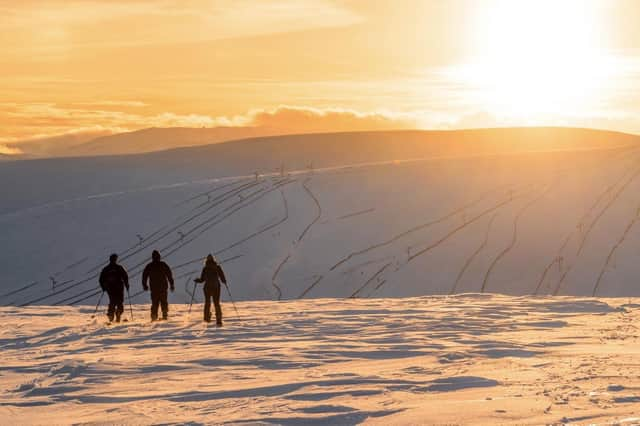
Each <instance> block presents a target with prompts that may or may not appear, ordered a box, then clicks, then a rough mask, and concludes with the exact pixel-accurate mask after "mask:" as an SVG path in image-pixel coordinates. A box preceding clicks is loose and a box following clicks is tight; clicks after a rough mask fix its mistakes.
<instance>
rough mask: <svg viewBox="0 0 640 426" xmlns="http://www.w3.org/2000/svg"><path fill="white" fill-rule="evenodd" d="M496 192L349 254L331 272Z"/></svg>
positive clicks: (440, 221) (443, 219)
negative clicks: (357, 257) (353, 259)
mask: <svg viewBox="0 0 640 426" xmlns="http://www.w3.org/2000/svg"><path fill="white" fill-rule="evenodd" d="M494 191H496V189H492V190H489V191H487V192H485V193H483V194H482V195H481V196H480V197H478V198H477V199H475V200H473V201H471V202H469V203H467V204H465V205H464V206H462V207H459V208H457V209H455V210H453V211H451V212H449V213H447V214H446V215H444V216H441V217H439V218H438V219H434V220H431V221H429V222H425V223H422V224H420V225H417V226H414V227H413V228H410V229H408V230H406V231H403V232H401V233H400V234H397V235H395V236H394V237H391V238H390V239H388V240H386V241H383V242H380V243H377V244H374V245H372V246H369V247H366V248H364V249H361V250H358V251H354V252H351V253H349V254H348V255H347V256H346V257H343V258H342V259H341V260H339V261H338V262H337V263H336V264H335V265H333V266H332V267H331V268H329V270H330V271H333V270H335V269H336V268H337V267H339V266H340V265H342V264H344V263H346V262H348V261H349V260H351V259H352V258H353V257H355V256H360V255H362V254H364V253H367V252H369V251H371V250H375V249H378V248H380V247H384V246H387V245H389V244H392V243H394V242H395V241H398V240H399V239H401V238H403V237H405V236H407V235H410V234H412V233H414V232H416V231H419V230H422V229H425V228H428V227H430V226H433V225H437V224H439V223H442V222H445V221H447V220H449V219H451V218H452V217H455V216H457V215H458V214H460V213H461V212H463V211H464V210H466V209H468V208H470V207H473V206H474V205H476V204H478V203H479V202H481V201H482V200H484V199H485V198H486V197H487V196H488V195H489V194H491V193H492V192H494Z"/></svg>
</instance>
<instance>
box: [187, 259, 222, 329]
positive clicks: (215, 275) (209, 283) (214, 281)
mask: <svg viewBox="0 0 640 426" xmlns="http://www.w3.org/2000/svg"><path fill="white" fill-rule="evenodd" d="M194 281H195V282H197V283H204V320H205V321H207V322H211V299H213V305H214V306H215V309H216V324H217V325H218V326H221V325H222V308H221V307H220V281H222V282H223V283H225V284H227V279H226V278H225V276H224V272H223V271H222V268H221V267H220V265H219V264H218V262H216V259H215V258H214V257H213V256H212V255H208V256H207V260H206V262H205V264H204V268H202V273H201V274H200V278H196V279H195V280H194Z"/></svg>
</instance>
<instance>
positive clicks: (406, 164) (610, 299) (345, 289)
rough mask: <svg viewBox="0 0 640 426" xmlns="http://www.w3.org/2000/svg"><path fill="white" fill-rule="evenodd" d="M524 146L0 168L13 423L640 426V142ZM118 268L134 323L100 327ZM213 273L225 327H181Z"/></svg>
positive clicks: (158, 156)
mask: <svg viewBox="0 0 640 426" xmlns="http://www.w3.org/2000/svg"><path fill="white" fill-rule="evenodd" d="M514 132H515V133H514ZM518 132H520V133H518ZM532 132H533V131H532ZM534 133H535V134H536V135H537V136H536V137H540V138H542V137H543V136H545V135H546V136H548V139H544V140H543V139H540V141H539V142H540V146H541V147H542V148H541V149H540V150H534V149H531V148H532V146H537V140H534V139H535V138H533V139H531V138H529V139H526V138H525V139H520V138H516V137H515V136H517V135H522V131H521V130H520V131H518V130H505V129H501V130H486V131H474V132H469V133H465V132H453V133H447V132H442V133H433V134H432V133H428V134H427V136H425V134H423V133H421V132H385V133H380V134H373V133H363V134H331V135H312V136H304V135H302V136H300V135H298V136H291V137H274V138H268V139H266V140H248V141H238V142H232V143H223V144H217V145H213V146H211V147H198V148H188V149H180V150H174V151H167V152H160V153H152V154H145V155H137V156H121V157H95V158H76V159H54V160H38V161H23V162H21V161H17V162H3V163H2V164H1V165H0V181H2V182H3V183H5V182H8V183H9V184H4V185H2V186H0V199H2V200H3V202H2V204H1V205H0V238H1V240H2V245H3V250H0V287H1V288H0V305H3V306H0V318H1V319H2V325H3V327H2V328H1V329H0V354H1V355H2V363H1V364H0V416H2V417H0V419H2V420H1V421H0V423H5V422H6V423H9V424H57V423H60V424H67V423H90V424H96V423H98V424H99V423H108V424H113V423H116V424H120V423H123V424H148V423H164V424H183V423H191V424H200V423H206V424H210V423H235V424H244V423H249V424H256V423H257V424H260V423H268V424H300V423H304V424H356V423H362V422H364V423H371V424H384V425H388V424H416V423H437V424H459V423H460V424H469V423H472V424H500V423H507V424H512V423H517V424H536V425H537V424H551V423H573V424H583V423H595V424H638V423H639V420H638V419H639V418H640V413H639V412H638V411H639V410H640V409H639V408H638V407H640V376H639V375H638V374H637V367H638V363H637V359H638V352H639V346H638V329H637V327H636V325H635V323H637V320H638V307H640V300H639V299H637V298H635V297H638V296H640V287H638V285H637V277H638V275H639V274H640V270H639V268H640V263H639V262H637V260H636V259H637V249H636V248H637V247H638V245H639V244H640V226H639V225H638V222H639V221H640V209H639V208H640V205H639V204H638V199H637V194H638V191H640V148H639V146H638V145H637V138H635V137H631V136H628V135H619V134H612V133H607V132H593V131H587V130H575V129H573V130H567V129H564V130H562V129H540V130H536V131H535V132H534ZM434 135H435V136H434ZM562 135H564V136H562ZM567 135H569V136H570V137H568V138H567ZM546 136H545V137H546ZM425 138H426V139H425ZM439 138H444V139H442V140H440V139H439ZM458 139H459V140H458ZM575 140H579V143H574V142H575ZM572 141H574V142H572ZM534 142H536V143H534ZM254 171H258V176H256V175H254ZM153 249H158V250H160V252H161V253H162V255H163V256H164V259H165V260H166V261H167V262H168V264H169V265H170V266H171V267H172V268H173V271H174V276H175V278H176V291H175V292H174V293H171V294H170V295H169V301H170V303H171V312H170V320H169V321H168V322H158V323H150V322H149V321H148V315H149V312H148V308H149V300H148V298H149V295H148V294H147V293H144V292H143V291H142V288H141V283H140V273H141V271H142V268H143V267H144V265H145V264H146V263H147V262H148V261H149V257H150V254H151V251H152V250H153ZM112 252H116V253H118V254H119V255H120V262H121V263H122V265H123V266H125V268H126V269H127V270H128V271H129V275H130V278H131V300H132V302H133V303H134V306H133V310H134V312H133V317H134V318H133V320H132V321H130V322H128V323H126V324H119V325H110V326H107V325H105V321H106V318H105V316H104V314H103V311H102V309H101V310H100V311H99V315H98V317H97V318H92V313H93V311H94V307H95V304H96V303H97V302H98V300H99V297H100V295H101V292H100V291H99V288H98V284H97V274H98V272H99V271H100V269H101V268H102V267H103V266H104V265H105V263H106V261H107V259H108V256H109V254H111V253H112ZM208 253H214V254H215V255H216V256H217V257H218V259H219V260H220V261H221V263H222V266H223V268H224V270H225V275H226V276H227V278H228V281H229V288H230V290H231V292H232V293H233V296H234V297H235V299H236V301H237V307H238V312H239V316H236V314H235V311H234V310H233V308H232V307H231V306H229V303H228V296H227V295H226V294H225V299H226V300H227V302H225V306H224V312H225V327H223V328H216V327H213V326H211V325H207V324H205V323H204V322H202V321H201V315H202V313H201V309H202V306H201V302H202V295H201V293H200V291H196V293H195V305H194V310H193V312H192V313H191V314H189V313H188V303H189V301H190V300H191V298H192V292H193V290H194V287H193V277H194V276H195V274H197V273H198V272H199V271H200V269H201V267H202V260H203V258H204V257H205V256H206V255H207V254H208ZM497 293H500V294H503V295H498V294H497ZM591 296H594V297H591ZM105 302H106V301H105V300H102V304H103V307H104V303H105ZM126 316H129V312H128V311H127V312H126Z"/></svg>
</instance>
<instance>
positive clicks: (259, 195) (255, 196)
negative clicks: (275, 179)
mask: <svg viewBox="0 0 640 426" xmlns="http://www.w3.org/2000/svg"><path fill="white" fill-rule="evenodd" d="M294 182H296V180H290V181H287V182H284V183H281V184H278V185H276V186H274V187H273V188H270V189H267V190H261V191H258V192H256V193H254V194H251V195H250V196H247V198H245V199H244V200H241V201H238V202H237V203H236V204H239V207H236V208H234V209H233V210H231V211H230V212H228V213H227V214H225V215H224V216H223V217H221V218H219V219H218V220H216V221H214V222H212V223H208V224H207V226H205V228H203V229H202V230H201V232H200V233H198V234H197V235H194V236H193V237H191V239H189V240H188V241H185V242H183V243H182V244H180V245H179V246H178V247H175V248H174V249H173V250H171V251H170V252H169V253H167V254H166V255H167V256H168V255H170V254H173V253H175V252H176V251H177V250H179V249H181V248H182V247H184V246H185V245H187V244H189V243H191V242H192V241H194V240H195V239H196V238H198V237H200V236H202V235H203V234H204V233H205V232H207V231H208V230H209V229H211V228H212V227H214V226H216V225H218V224H220V223H221V222H222V221H224V220H225V219H227V218H229V217H231V216H233V214H234V213H237V212H238V211H240V210H242V209H243V208H245V207H247V206H249V205H250V204H253V203H254V202H256V201H258V200H260V199H262V198H263V197H265V196H266V195H268V194H269V193H271V192H273V191H276V190H278V189H279V188H280V187H282V186H285V185H288V184H290V183H294ZM250 197H253V199H250ZM287 214H288V213H287ZM287 219H288V216H287V217H285V218H284V219H282V220H280V221H278V222H276V223H274V224H272V225H269V226H268V227H266V228H264V229H263V230H261V231H258V232H256V233H254V234H252V235H251V236H250V237H247V238H245V239H244V240H241V241H238V242H236V243H234V244H232V245H230V246H229V247H227V248H225V249H224V250H222V251H226V250H228V249H230V248H233V247H235V246H237V245H239V244H242V243H243V242H244V241H246V240H248V239H249V238H252V237H254V236H255V235H258V234H261V233H263V232H266V231H267V230H269V229H272V228H275V227H276V226H278V225H280V224H281V223H283V222H284V221H285V220H287ZM222 251H219V252H217V253H218V254H219V253H220V252H222Z"/></svg>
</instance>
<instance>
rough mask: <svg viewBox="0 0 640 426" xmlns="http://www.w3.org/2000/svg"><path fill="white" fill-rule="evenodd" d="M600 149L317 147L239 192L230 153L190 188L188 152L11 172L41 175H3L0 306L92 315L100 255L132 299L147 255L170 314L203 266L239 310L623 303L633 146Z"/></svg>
mask: <svg viewBox="0 0 640 426" xmlns="http://www.w3.org/2000/svg"><path fill="white" fill-rule="evenodd" d="M326 137H327V138H329V136H326ZM313 138H315V139H314V141H316V142H313V143H312V144H310V145H308V144H307V145H304V146H305V147H306V148H305V149H302V148H301V149H300V150H299V152H298V154H297V155H298V157H296V154H295V153H289V152H288V151H287V155H288V156H289V157H290V158H293V159H296V158H297V160H296V161H297V163H293V160H291V161H292V163H291V164H293V165H295V164H298V163H299V164H304V161H303V160H304V155H303V154H304V153H305V152H306V151H308V150H310V149H311V148H310V146H311V147H312V148H314V149H316V148H317V146H316V145H317V144H321V143H325V141H323V140H322V138H321V136H318V135H314V136H313ZM274 140H275V141H276V142H277V143H279V142H278V141H280V139H277V138H275V139H274ZM347 141H348V139H347ZM276 142H274V143H276ZM263 143H270V142H263ZM300 143H302V142H300ZM238 144H239V145H241V146H243V144H249V145H248V146H249V147H254V145H256V142H255V141H249V142H235V143H229V144H218V145H214V146H213V147H214V148H216V149H217V150H222V151H221V152H219V153H218V154H219V155H220V156H222V157H224V155H227V154H225V152H227V151H228V150H231V151H233V152H236V151H239V150H240V148H238V147H236V145H238ZM453 145H454V147H453V148H451V150H454V148H455V144H453ZM610 145H611V146H609V145H607V146H605V147H601V146H598V147H596V148H594V149H577V148H575V149H574V150H569V151H567V150H554V151H549V152H524V153H523V152H520V151H519V150H517V149H514V150H511V151H507V152H503V153H502V154H500V155H495V154H487V155H484V154H483V155H478V154H476V153H474V152H471V153H470V154H469V155H467V156H454V157H451V156H444V157H443V156H440V155H430V156H427V157H425V158H422V159H415V158H413V159H412V157H415V155H413V154H415V152H414V151H415V149H414V151H410V152H408V153H407V154H405V155H406V156H407V157H405V158H404V159H402V158H401V159H398V160H389V159H387V160H381V159H379V158H378V157H377V155H372V156H369V157H366V156H365V155H364V154H362V155H361V157H365V158H362V159H367V160H375V161H365V162H360V163H348V162H347V160H348V159H349V158H347V157H348V156H346V157H345V158H338V159H337V160H333V162H332V160H330V159H329V158H328V156H329V154H332V155H333V154H335V153H334V152H332V151H330V152H329V153H328V154H326V156H325V157H326V158H325V157H321V158H315V159H314V160H316V161H314V163H315V164H316V166H315V167H314V168H313V169H312V168H309V167H306V168H305V167H303V168H299V169H294V168H292V167H286V171H285V172H284V173H281V172H280V171H273V170H271V171H266V172H261V174H260V175H259V176H258V178H257V179H256V176H255V175H253V174H252V173H250V169H247V168H246V165H245V161H248V160H247V159H246V158H244V157H242V158H240V160H238V161H239V162H238V163H232V162H231V163H230V162H227V163H223V162H221V163H220V164H221V167H220V170H221V171H219V170H218V169H217V168H211V169H209V172H210V173H211V175H212V176H211V177H208V178H204V177H203V176H202V175H200V173H201V171H198V173H196V174H194V175H192V176H187V175H185V173H187V172H186V171H185V170H184V169H183V168H182V167H181V166H180V161H183V160H184V161H185V162H186V161H187V160H185V158H191V157H189V156H193V155H197V154H201V150H202V149H204V148H190V149H183V150H179V151H178V152H175V153H174V155H175V156H177V157H178V160H176V162H175V163H174V164H170V165H168V164H166V161H169V160H168V159H166V158H165V157H167V156H168V154H163V155H164V156H161V155H160V154H159V153H156V154H149V155H147V156H144V157H141V158H143V159H142V160H141V159H138V160H135V161H138V162H140V163H144V170H142V171H136V170H132V169H130V168H129V166H127V167H125V166H123V165H122V164H121V163H123V162H125V163H126V162H127V161H129V162H132V161H134V156H127V157H124V158H120V157H113V158H112V157H107V158H93V159H91V158H89V159H87V158H79V159H73V161H75V162H74V163H73V167H70V162H73V161H72V159H57V160H49V161H48V162H44V163H43V161H26V162H17V163H20V164H18V165H12V166H11V167H12V170H13V171H15V170H21V172H20V173H18V176H22V173H24V174H27V173H28V172H32V173H35V175H38V174H40V173H45V171H47V170H53V169H57V170H58V171H59V174H57V175H55V176H51V177H50V178H49V180H44V181H42V182H41V185H39V186H37V187H34V188H33V189H29V190H28V191H26V190H24V191H19V190H18V189H19V188H21V186H20V185H21V184H22V183H21V182H20V180H19V179H18V177H16V179H17V180H18V182H16V185H17V186H16V187H15V188H14V187H13V186H9V185H8V186H6V187H3V188H0V195H5V197H3V198H4V199H5V200H7V202H6V204H4V205H3V206H2V208H1V209H0V210H1V211H4V212H5V213H4V214H1V215H0V233H1V234H2V237H3V243H4V245H5V246H7V247H10V248H11V250H3V251H1V252H0V282H1V284H2V290H1V291H0V304H4V305H25V306H29V305H38V304H51V305H65V304H91V303H96V301H97V299H98V296H99V290H98V288H97V282H96V279H97V274H98V272H99V270H100V268H101V267H102V266H104V265H105V264H106V262H107V259H108V256H109V255H110V254H111V253H112V252H116V253H118V254H119V255H120V261H121V263H122V264H123V266H125V268H127V270H128V271H129V273H130V275H131V278H132V297H133V301H134V302H135V303H142V302H143V301H145V300H146V296H145V295H144V294H143V293H142V291H141V290H142V288H141V285H140V273H141V270H142V269H143V267H144V265H145V264H146V263H147V262H148V261H149V258H150V254H151V251H152V250H153V249H158V250H159V251H160V252H161V253H162V255H163V256H164V258H165V260H166V261H167V262H168V264H169V265H170V266H171V267H172V268H173V269H174V272H175V275H176V277H177V278H178V284H177V288H178V291H177V293H176V294H175V296H174V302H183V303H184V302H186V303H188V302H189V300H190V299H191V297H190V295H191V288H192V287H191V281H190V279H189V278H190V277H192V276H193V274H195V273H197V271H198V270H199V269H200V268H201V266H202V263H201V260H202V259H203V258H204V257H205V256H206V255H207V254H208V253H214V254H215V255H216V256H217V257H218V258H219V259H220V260H221V261H222V262H223V267H224V269H225V273H226V275H227V276H228V277H229V278H230V283H231V285H232V287H233V289H234V290H233V291H234V293H235V295H236V297H237V298H238V299H239V300H273V299H300V298H314V297H356V298H358V297H409V296H421V295H430V294H449V293H457V292H485V291H486V292H493V293H506V294H512V295H525V294H561V295H578V296H585V295H594V294H595V295H597V296H638V295H640V293H639V287H638V286H637V285H635V283H636V277H637V276H638V274H639V273H640V270H638V266H639V265H640V264H639V263H638V262H636V261H635V257H636V253H635V251H636V250H635V249H634V247H637V246H638V244H639V243H640V240H639V239H640V232H638V231H639V229H640V227H639V226H638V224H637V219H638V216H637V215H638V207H639V205H638V203H637V199H636V197H635V194H637V193H638V190H640V179H639V178H638V176H640V173H639V172H638V171H639V170H640V168H639V167H640V166H638V164H639V163H638V161H640V150H638V148H637V147H636V146H624V147H621V146H619V145H618V144H616V143H615V141H612V142H611V143H610ZM225 146H227V147H226V148H225ZM223 148H224V149H226V150H227V151H224V150H223ZM211 149H213V148H211ZM247 149H249V148H247ZM261 149H264V148H261ZM281 149H282V148H281ZM292 149H293V148H292ZM456 149H457V148H456ZM192 150H196V151H194V152H192ZM317 150H318V151H321V149H320V148H317ZM216 152H218V151H216ZM436 154H439V152H436ZM229 155H230V154H229ZM350 155H351V156H352V157H354V158H355V157H357V155H356V154H354V153H351V154H350ZM358 155H360V154H358ZM135 158H138V157H135ZM158 158H162V159H164V160H162V161H161V160H159V159H158ZM215 158H217V157H214V158H213V159H212V161H211V162H212V164H214V165H216V164H218V162H216V160H215ZM143 160H144V161H143ZM401 160H402V161H401ZM114 161H116V162H117V163H112V162H114ZM193 161H195V160H193ZM251 161H255V159H253V160H251ZM265 161H267V160H265ZM268 161H270V162H272V163H277V161H276V160H274V159H269V160H268ZM56 162H58V163H56ZM154 162H158V167H157V168H155V169H154V167H152V165H153V164H154ZM97 164H101V165H100V166H98V165H97ZM250 164H253V163H250ZM116 165H118V166H117V167H116ZM90 166H91V167H95V168H96V170H95V171H94V172H93V174H92V175H91V177H90V178H89V177H87V176H86V174H85V173H86V172H87V170H88V169H90V168H91V167H90ZM76 169H77V170H76ZM167 170H168V171H167ZM2 171H3V169H2V168H0V174H2ZM120 171H122V173H124V175H125V176H120V175H119V174H118V173H116V172H120ZM216 172H219V173H222V174H223V175H222V176H218V177H216ZM136 173H139V174H140V175H141V176H143V178H140V179H136V178H135V176H136ZM180 173H182V174H183V175H180ZM224 173H228V174H224ZM127 174H128V176H129V177H128V178H125V177H126V176H127ZM178 175H180V176H178ZM196 175H198V176H199V177H203V178H202V179H195V178H196V177H198V176H196ZM114 176H117V178H116V179H115V182H112V181H111V178H113V177H114ZM171 176H173V178H178V177H180V179H179V180H173V181H172V180H171V179H170V177H171ZM189 178H193V179H189ZM127 179H128V180H127ZM118 182H119V183H118ZM116 183H118V185H120V186H117V187H116V186H115V184H116ZM47 189H50V190H51V193H48V195H47V197H48V198H47V197H43V195H42V194H43V193H44V192H46V190H47ZM25 200H26V201H25ZM45 200H46V201H45ZM27 201H28V202H27ZM550 217H552V218H553V220H549V218H550Z"/></svg>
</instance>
